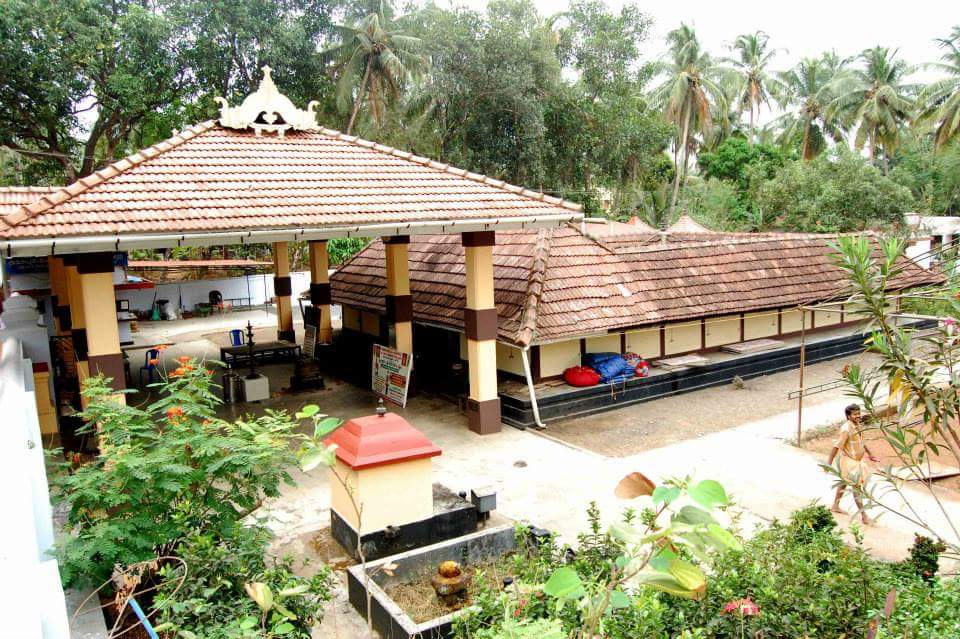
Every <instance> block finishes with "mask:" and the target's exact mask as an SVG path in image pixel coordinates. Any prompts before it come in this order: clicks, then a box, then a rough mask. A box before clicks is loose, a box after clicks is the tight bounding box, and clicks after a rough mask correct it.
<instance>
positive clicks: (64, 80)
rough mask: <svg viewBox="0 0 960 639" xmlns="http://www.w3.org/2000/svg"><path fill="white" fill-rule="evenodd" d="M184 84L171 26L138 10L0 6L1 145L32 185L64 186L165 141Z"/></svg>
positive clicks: (51, 2)
mask: <svg viewBox="0 0 960 639" xmlns="http://www.w3.org/2000/svg"><path fill="white" fill-rule="evenodd" d="M185 82H186V77H185V74H184V71H183V69H182V67H181V65H180V64H179V61H178V58H177V45H176V30H175V28H174V26H173V25H172V24H171V22H170V21H169V20H167V19H165V18H164V17H163V16H161V15H158V14H156V13H154V12H152V11H150V10H149V9H148V8H145V7H144V5H143V3H141V2H134V1H123V0H120V1H118V2H111V3H105V2H98V1H96V0H10V1H9V2H4V3H3V4H2V5H0V103H2V104H3V105H4V117H3V118H0V143H2V144H3V145H5V146H8V147H10V148H13V149H16V150H18V151H19V152H20V153H21V154H23V155H25V156H26V157H29V158H34V159H36V160H37V161H38V163H39V164H40V165H41V168H40V170H39V174H40V175H43V174H46V175H50V176H51V177H52V176H60V175H62V176H63V178H64V179H65V180H66V181H69V182H72V181H73V180H75V179H77V178H79V177H83V176H85V175H88V174H89V173H91V172H92V171H94V170H96V169H97V168H99V167H100V166H101V165H102V164H103V163H104V162H106V161H111V160H113V159H114V158H115V157H118V156H120V155H123V154H124V153H126V151H127V150H128V148H129V147H128V145H129V144H136V143H137V142H139V141H141V138H140V137H139V136H138V135H137V134H138V132H139V131H141V130H150V129H152V128H157V127H158V128H160V129H164V130H167V131H169V128H170V124H171V119H170V117H171V115H172V114H171V110H175V108H176V104H177V101H178V97H179V96H180V95H181V91H182V89H183V86H184V84H185ZM151 142H152V141H151ZM34 175H37V174H36V173H34V174H33V175H32V176H31V177H33V176H34Z"/></svg>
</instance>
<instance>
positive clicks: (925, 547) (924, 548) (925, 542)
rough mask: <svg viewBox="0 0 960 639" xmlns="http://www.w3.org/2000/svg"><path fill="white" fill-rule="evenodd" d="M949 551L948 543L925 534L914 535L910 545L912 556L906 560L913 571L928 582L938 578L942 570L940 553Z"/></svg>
mask: <svg viewBox="0 0 960 639" xmlns="http://www.w3.org/2000/svg"><path fill="white" fill-rule="evenodd" d="M946 551H947V545H946V544H945V543H943V542H942V541H935V540H933V539H930V538H929V537H925V536H924V535H914V538H913V545H912V546H910V557H909V558H908V559H907V560H906V564H907V566H909V567H910V568H911V569H912V570H913V572H914V573H915V574H916V575H917V576H918V577H920V578H921V579H922V580H924V581H926V582H927V583H933V582H934V581H936V579H937V572H938V571H939V570H940V555H941V554H942V553H944V552H946Z"/></svg>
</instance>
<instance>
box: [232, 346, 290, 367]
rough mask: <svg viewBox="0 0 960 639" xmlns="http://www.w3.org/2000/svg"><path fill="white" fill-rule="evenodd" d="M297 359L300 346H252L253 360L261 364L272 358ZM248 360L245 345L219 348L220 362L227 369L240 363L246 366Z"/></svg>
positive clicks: (248, 351) (248, 350)
mask: <svg viewBox="0 0 960 639" xmlns="http://www.w3.org/2000/svg"><path fill="white" fill-rule="evenodd" d="M299 357H300V345H299V344H295V343H293V342H285V341H274V342H257V343H255V344H254V345H253V359H254V360H259V361H261V362H263V361H266V360H268V359H274V358H280V359H298V358H299ZM249 358H250V347H249V346H247V345H246V344H243V345H241V346H223V347H221V348H220V361H222V362H223V363H224V364H226V365H227V368H233V367H235V366H238V365H240V364H241V363H246V364H248V363H249V361H248V360H249Z"/></svg>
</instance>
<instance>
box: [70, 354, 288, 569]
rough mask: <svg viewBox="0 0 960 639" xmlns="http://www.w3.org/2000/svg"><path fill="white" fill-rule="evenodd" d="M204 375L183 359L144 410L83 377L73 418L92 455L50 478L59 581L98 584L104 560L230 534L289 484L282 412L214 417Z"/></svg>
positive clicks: (125, 560) (143, 555)
mask: <svg viewBox="0 0 960 639" xmlns="http://www.w3.org/2000/svg"><path fill="white" fill-rule="evenodd" d="M211 378H212V372H211V371H209V370H207V369H205V368H203V367H202V366H197V365H195V363H191V362H187V361H186V360H184V362H182V366H181V367H180V368H179V369H177V371H174V373H172V374H171V375H170V377H169V378H168V379H167V380H165V381H164V382H163V383H161V384H158V387H159V388H158V390H159V391H160V394H161V396H160V399H158V400H157V401H155V402H153V403H152V404H150V405H149V406H147V407H146V408H144V409H141V408H137V407H134V406H129V405H127V404H124V403H120V402H116V401H114V399H113V397H114V391H113V390H112V389H111V388H110V386H108V385H107V383H106V380H105V379H104V378H103V377H94V378H90V379H89V380H88V381H87V383H86V385H85V388H84V391H83V394H84V396H85V397H86V398H87V399H88V400H89V404H88V406H87V409H86V411H85V412H84V413H83V418H84V420H85V421H86V422H87V423H86V425H85V426H84V428H85V429H87V430H92V426H91V425H92V424H96V425H97V436H98V440H99V444H100V455H99V456H98V457H97V458H96V459H94V460H93V461H92V462H90V463H89V464H86V465H84V466H81V467H80V468H78V469H76V470H75V471H74V472H73V473H72V474H63V475H60V476H59V477H58V478H57V479H56V480H55V486H56V488H57V489H58V490H57V491H56V492H58V493H59V496H60V497H61V498H62V499H65V500H66V501H67V502H68V503H69V505H70V511H69V517H68V521H69V524H70V526H71V527H72V528H73V531H74V533H75V534H74V536H72V537H70V538H67V539H66V540H65V541H64V542H63V544H62V545H61V546H60V547H59V549H58V552H59V557H60V561H61V564H60V566H61V574H62V575H63V576H64V580H65V581H66V582H67V583H70V584H73V583H78V582H88V583H90V582H92V583H94V584H95V585H99V584H100V583H102V582H103V581H105V580H106V579H107V578H109V577H110V574H111V572H112V571H113V568H114V566H116V565H120V566H126V565H129V564H133V563H137V562H140V561H146V560H149V559H152V558H153V557H155V556H157V555H165V554H169V552H170V551H171V550H172V549H173V548H175V547H176V546H177V544H178V543H179V542H180V541H181V540H182V539H183V538H184V537H185V536H186V535H187V534H188V533H190V532H191V531H195V530H200V531H212V532H215V533H217V534H221V535H223V534H231V532H232V530H233V528H235V527H236V526H237V525H239V523H238V522H239V521H240V520H241V519H242V518H243V517H244V516H246V515H247V514H248V513H249V512H251V511H252V510H253V509H254V508H256V507H257V506H258V505H259V504H260V502H261V500H262V499H263V498H264V497H272V496H276V495H278V494H279V488H280V483H281V482H283V481H286V482H288V483H292V480H291V479H290V476H289V474H288V473H287V470H286V469H287V468H289V467H290V466H292V465H294V464H295V463H296V456H295V454H294V452H293V450H292V449H291V446H290V442H291V439H292V438H293V436H294V434H293V429H294V428H295V427H296V424H295V423H294V422H292V421H291V420H290V419H289V418H288V417H287V415H286V414H285V413H282V412H273V411H267V413H266V414H265V415H263V416H262V417H258V418H256V419H253V420H249V421H238V422H236V423H232V422H227V421H224V420H222V419H219V418H218V417H217V416H216V414H215V408H216V406H217V405H218V403H219V401H220V400H219V399H218V398H217V397H216V395H214V394H213V389H212V385H213V381H212V379H211Z"/></svg>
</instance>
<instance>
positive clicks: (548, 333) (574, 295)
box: [331, 226, 942, 345]
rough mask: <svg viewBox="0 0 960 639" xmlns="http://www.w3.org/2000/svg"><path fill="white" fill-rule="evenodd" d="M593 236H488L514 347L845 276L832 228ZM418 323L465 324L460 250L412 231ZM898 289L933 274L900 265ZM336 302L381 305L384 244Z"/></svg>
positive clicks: (728, 307)
mask: <svg viewBox="0 0 960 639" xmlns="http://www.w3.org/2000/svg"><path fill="white" fill-rule="evenodd" d="M668 238H669V239H668V241H666V242H664V241H663V240H662V238H661V236H660V234H659V233H656V234H647V235H646V236H644V235H636V236H633V237H631V238H627V239H625V238H624V237H622V236H618V237H616V238H611V239H610V240H609V241H608V240H604V241H598V240H596V239H593V238H590V237H587V236H585V235H583V234H581V233H580V231H579V230H578V229H577V228H575V227H574V226H568V227H563V228H559V229H549V230H541V231H539V232H537V231H506V232H501V233H497V244H496V246H495V248H494V253H493V255H494V277H495V280H496V292H495V302H496V306H497V314H498V317H499V325H498V330H499V339H500V340H501V341H505V342H510V343H516V344H520V345H524V344H529V343H534V344H535V343H542V342H549V341H554V340H559V339H566V338H571V337H579V336H583V335H595V334H601V333H606V332H610V331H617V330H623V329H625V328H633V327H639V326H644V325H650V324H659V323H661V322H665V321H682V320H688V319H699V318H701V317H710V316H715V315H724V314H731V313H742V312H749V311H756V310H764V309H772V308H779V307H788V306H795V305H797V304H802V303H813V302H819V301H825V300H828V299H832V298H834V297H835V296H837V295H839V294H841V293H842V292H843V291H844V290H845V286H846V278H845V276H844V274H843V272H842V271H841V270H840V268H839V267H837V266H836V265H835V264H834V262H833V254H834V249H833V248H832V247H831V246H830V244H831V243H832V242H833V241H835V240H836V238H837V236H835V235H808V234H769V235H767V234H739V235H738V234H721V233H717V234H710V235H704V234H671V235H669V236H668ZM409 262H410V264H409V265H410V287H411V293H412V296H413V315H414V319H415V320H416V321H418V322H424V323H432V324H437V325H440V326H444V327H448V328H453V329H456V330H462V329H463V308H464V258H463V249H462V247H461V245H460V241H459V239H458V238H456V237H443V236H425V237H419V238H411V242H410V247H409ZM904 268H905V273H904V276H903V278H905V279H902V280H901V282H900V284H901V285H919V284H926V283H935V282H938V281H940V280H941V279H942V278H941V277H940V276H939V275H938V274H935V273H930V272H928V271H925V270H924V269H922V268H920V267H919V266H917V265H915V264H914V263H913V262H909V261H905V264H904ZM331 282H332V289H333V299H334V301H335V302H337V303H340V304H347V305H351V306H355V307H360V308H365V309H368V310H373V311H377V312H382V311H383V295H384V284H385V283H384V251H383V245H382V244H381V243H380V241H379V240H378V241H376V242H374V243H373V244H372V245H370V246H369V247H368V248H366V249H365V250H363V251H361V252H360V253H359V254H358V255H356V256H355V257H354V258H353V259H352V260H350V261H349V262H347V263H346V264H344V265H343V266H342V267H341V268H340V269H339V270H338V271H337V272H336V273H335V274H334V275H333V276H332V278H331Z"/></svg>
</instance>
